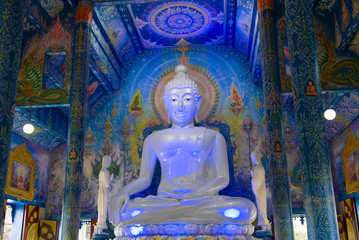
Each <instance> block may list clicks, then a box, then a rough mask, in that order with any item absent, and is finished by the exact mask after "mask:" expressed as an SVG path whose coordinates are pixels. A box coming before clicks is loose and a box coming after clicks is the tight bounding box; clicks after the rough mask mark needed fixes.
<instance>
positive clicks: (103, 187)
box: [96, 155, 113, 233]
mask: <svg viewBox="0 0 359 240" xmlns="http://www.w3.org/2000/svg"><path fill="white" fill-rule="evenodd" d="M110 164H111V157H110V156H109V155H105V156H103V157H102V168H101V171H100V175H99V189H98V198H97V213H98V217H97V225H96V226H97V230H98V231H100V232H99V233H102V231H103V229H106V228H107V225H106V218H107V207H108V199H109V196H108V195H109V187H110V184H111V181H112V179H113V174H111V176H110V172H109V171H108V167H109V166H110Z"/></svg>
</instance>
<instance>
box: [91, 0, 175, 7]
mask: <svg viewBox="0 0 359 240" xmlns="http://www.w3.org/2000/svg"><path fill="white" fill-rule="evenodd" d="M153 2H173V0H122V1H118V0H117V1H114V0H92V3H93V4H94V5H95V6H96V5H124V4H141V3H153Z"/></svg>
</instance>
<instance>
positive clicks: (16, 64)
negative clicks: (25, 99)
mask: <svg viewBox="0 0 359 240" xmlns="http://www.w3.org/2000/svg"><path fill="white" fill-rule="evenodd" d="M22 4H23V2H22V1H21V0H15V1H14V0H4V1H1V2H0V32H1V34H0V46H1V50H0V176H1V177H0V186H1V187H0V189H1V190H0V212H1V213H2V212H3V211H4V199H5V187H6V177H7V170H8V165H9V156H10V143H11V133H12V125H13V121H14V113H15V94H16V87H17V82H18V77H19V69H20V58H21V45H22V33H23V26H22V22H23V8H22ZM0 230H2V229H0Z"/></svg>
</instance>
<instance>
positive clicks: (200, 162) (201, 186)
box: [109, 64, 257, 226]
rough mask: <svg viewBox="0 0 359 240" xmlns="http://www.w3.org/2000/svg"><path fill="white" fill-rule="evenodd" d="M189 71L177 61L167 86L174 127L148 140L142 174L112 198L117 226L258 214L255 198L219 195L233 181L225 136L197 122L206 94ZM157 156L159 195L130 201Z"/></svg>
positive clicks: (245, 218)
mask: <svg viewBox="0 0 359 240" xmlns="http://www.w3.org/2000/svg"><path fill="white" fill-rule="evenodd" d="M186 72H187V67H186V66H184V65H182V64H181V65H179V66H177V67H176V68H175V73H176V76H175V77H174V79H173V80H171V81H170V82H168V83H167V85H166V87H165V90H164V96H163V101H164V105H165V107H166V110H167V113H168V116H169V118H170V119H171V120H172V127H171V128H168V129H164V130H160V131H157V132H154V133H152V134H151V135H149V136H148V137H147V138H146V139H145V141H144V145H143V151H142V160H141V169H140V176H139V178H138V179H136V180H134V181H132V182H131V183H129V184H127V185H126V186H124V187H123V188H122V189H121V190H120V191H118V193H117V194H116V195H115V196H114V197H113V198H112V199H111V201H110V205H109V220H110V222H111V223H113V224H114V225H115V226H117V225H118V224H119V223H122V224H137V223H153V222H157V223H158V222H168V221H191V220H193V219H194V220H196V221H208V220H211V221H237V222H241V223H249V224H250V223H252V222H253V221H254V220H255V218H256V212H257V209H256V207H255V205H254V204H253V203H252V202H251V201H250V200H248V199H245V198H241V197H229V196H220V195H219V194H218V192H219V191H220V190H222V189H224V188H225V187H226V186H227V185H228V183H229V170H228V158H227V148H226V141H225V139H224V137H223V136H222V134H220V133H219V132H217V131H214V130H211V129H207V128H204V127H196V126H194V119H195V117H196V115H197V113H198V111H199V108H200V105H201V101H202V96H201V95H200V93H199V89H198V86H197V84H196V83H195V82H194V81H193V80H191V79H190V78H189V77H188V76H187V74H186ZM157 159H158V160H159V162H160V166H161V175H162V176H161V181H160V184H159V187H158V190H157V196H147V197H146V198H136V199H134V200H129V196H130V195H132V194H134V193H137V192H139V191H142V190H144V189H146V188H148V187H149V186H150V184H151V181H152V177H153V174H154V170H155V165H156V161H157Z"/></svg>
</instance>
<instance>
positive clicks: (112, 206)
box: [108, 191, 130, 226]
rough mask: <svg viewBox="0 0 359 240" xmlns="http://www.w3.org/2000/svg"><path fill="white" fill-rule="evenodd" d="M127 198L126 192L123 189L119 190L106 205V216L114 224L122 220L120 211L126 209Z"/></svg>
mask: <svg viewBox="0 0 359 240" xmlns="http://www.w3.org/2000/svg"><path fill="white" fill-rule="evenodd" d="M129 199H130V198H129V196H128V194H127V193H126V192H124V191H119V192H118V193H117V194H116V195H115V196H114V197H113V198H112V199H111V201H110V203H109V207H108V218H109V221H110V223H112V224H113V225H114V226H117V225H118V224H119V223H120V222H122V212H124V211H125V210H126V207H127V205H128V201H129Z"/></svg>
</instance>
